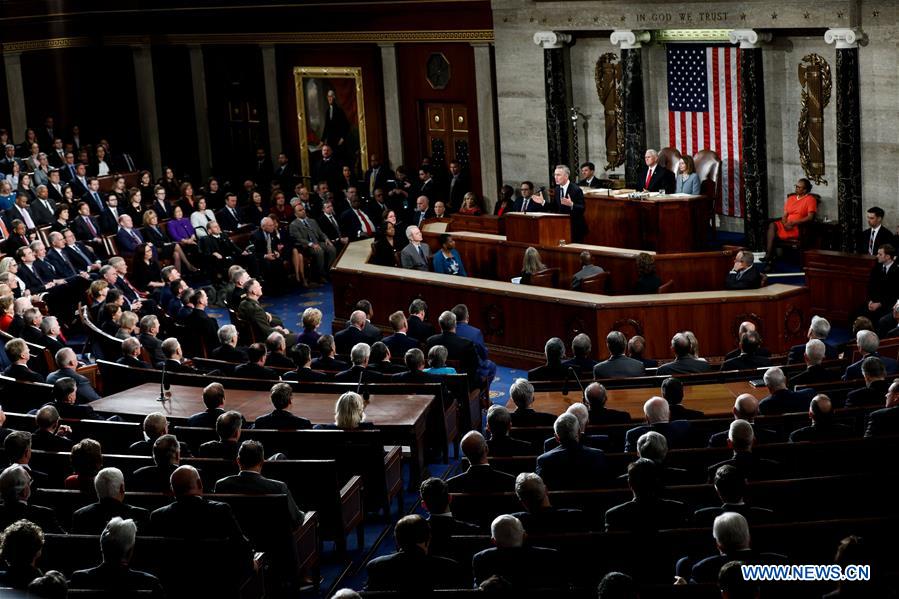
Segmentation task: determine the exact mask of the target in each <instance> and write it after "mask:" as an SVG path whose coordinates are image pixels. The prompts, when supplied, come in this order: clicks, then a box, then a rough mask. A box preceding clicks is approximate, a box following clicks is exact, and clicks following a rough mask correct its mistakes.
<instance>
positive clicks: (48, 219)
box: [28, 188, 56, 227]
mask: <svg viewBox="0 0 899 599" xmlns="http://www.w3.org/2000/svg"><path fill="white" fill-rule="evenodd" d="M48 189H49V188H48ZM47 203H48V204H49V205H50V207H49V208H47V207H45V206H44V203H43V202H42V201H41V200H40V199H37V200H35V201H33V202H31V205H30V206H29V207H28V208H29V209H30V210H31V218H33V219H34V224H36V225H37V226H39V227H40V226H41V225H49V224H51V223H52V222H53V221H54V220H55V219H54V218H53V211H54V209H55V208H56V205H55V204H54V202H53V200H51V199H50V198H49V196H48V198H47Z"/></svg>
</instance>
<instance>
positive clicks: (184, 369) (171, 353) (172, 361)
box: [156, 337, 200, 374]
mask: <svg viewBox="0 0 899 599" xmlns="http://www.w3.org/2000/svg"><path fill="white" fill-rule="evenodd" d="M161 347H162V355H163V356H165V361H164V362H162V363H161V364H157V365H156V368H158V369H159V370H162V369H163V368H165V370H166V372H181V373H184V374H200V371H199V370H197V369H196V368H194V367H193V366H191V365H190V364H188V363H187V361H186V360H185V359H184V352H183V351H182V349H181V342H180V341H178V340H177V339H176V338H175V337H169V338H168V339H166V340H165V341H163V342H162V346H161Z"/></svg>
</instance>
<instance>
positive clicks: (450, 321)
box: [427, 310, 481, 389]
mask: <svg viewBox="0 0 899 599" xmlns="http://www.w3.org/2000/svg"><path fill="white" fill-rule="evenodd" d="M437 322H438V323H439V324H440V331H441V332H440V334H439V335H432V336H430V337H428V343H427V345H428V350H430V349H431V348H432V347H434V346H435V345H442V346H443V347H445V348H446V351H447V358H449V359H450V360H456V361H458V362H459V363H460V365H461V371H460V374H462V373H464V374H467V375H468V386H469V388H470V389H478V388H480V386H481V375H480V374H479V369H480V366H481V359H480V358H479V357H478V352H477V349H476V348H475V346H474V343H472V342H471V341H469V340H468V339H466V338H464V337H461V336H459V335H457V334H456V315H455V314H453V313H452V312H450V311H449V310H446V311H445V312H443V313H442V314H441V315H440V318H439V319H438V321H437Z"/></svg>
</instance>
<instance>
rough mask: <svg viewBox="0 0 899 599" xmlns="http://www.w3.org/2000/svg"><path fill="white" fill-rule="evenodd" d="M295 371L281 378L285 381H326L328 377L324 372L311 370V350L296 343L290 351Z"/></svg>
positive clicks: (304, 345) (303, 344)
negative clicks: (295, 367) (295, 365)
mask: <svg viewBox="0 0 899 599" xmlns="http://www.w3.org/2000/svg"><path fill="white" fill-rule="evenodd" d="M292 352H293V356H294V360H295V361H296V363H297V369H296V370H294V371H293V372H288V373H285V374H284V376H282V377H281V379H282V380H285V381H327V380H329V379H330V377H329V376H328V375H327V374H325V373H324V372H319V371H317V370H312V366H311V365H312V348H310V347H309V346H308V345H306V344H305V343H297V344H296V345H294V346H293V349H292Z"/></svg>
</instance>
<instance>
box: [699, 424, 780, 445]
mask: <svg viewBox="0 0 899 599" xmlns="http://www.w3.org/2000/svg"><path fill="white" fill-rule="evenodd" d="M751 424H752V432H753V438H754V439H755V443H756V444H757V445H764V444H766V443H777V442H779V441H780V435H778V434H777V431H773V430H770V429H767V428H762V427H760V426H759V425H757V424H754V423H751ZM729 433H730V430H726V431H721V432H718V433H715V434H713V435H711V436H709V445H708V446H709V447H727V439H728V434H729Z"/></svg>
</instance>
